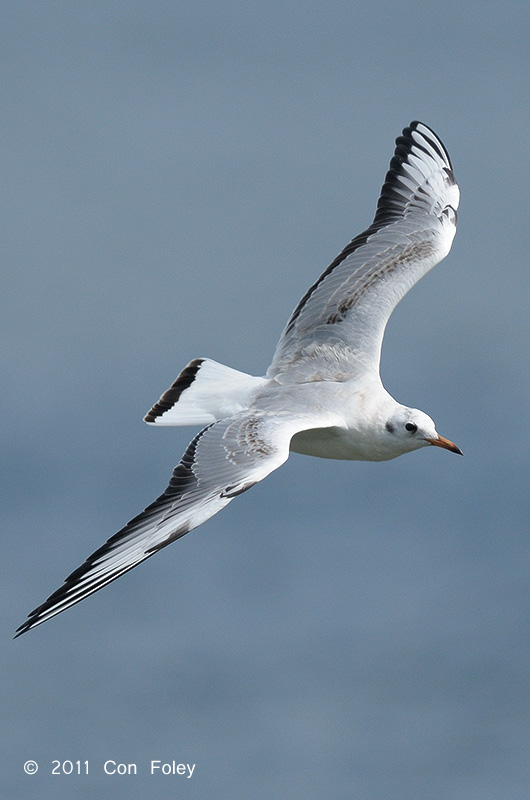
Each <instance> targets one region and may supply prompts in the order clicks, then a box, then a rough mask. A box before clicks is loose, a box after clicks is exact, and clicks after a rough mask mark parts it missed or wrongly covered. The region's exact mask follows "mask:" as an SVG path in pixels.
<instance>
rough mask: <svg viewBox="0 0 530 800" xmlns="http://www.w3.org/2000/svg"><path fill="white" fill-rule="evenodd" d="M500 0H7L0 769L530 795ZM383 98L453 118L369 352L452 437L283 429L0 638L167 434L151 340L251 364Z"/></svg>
mask: <svg viewBox="0 0 530 800" xmlns="http://www.w3.org/2000/svg"><path fill="white" fill-rule="evenodd" d="M529 16H530V12H529V10H528V7H527V4H525V3H522V2H517V3H514V2H512V3H510V2H507V3H503V4H502V5H499V4H498V3H490V2H480V3H478V2H468V3H456V2H452V0H447V1H446V2H445V3H443V4H440V3H431V2H425V1H424V0H423V2H420V1H419V0H418V2H405V3H401V4H397V3H387V2H385V3H383V2H378V1H377V0H375V2H374V0H370V1H369V2H368V1H367V2H364V0H361V2H355V3H353V2H334V0H331V2H326V3H323V2H321V3H314V2H306V3H302V2H282V3H279V2H263V0H257V1H256V2H220V3H214V4H212V3H211V2H209V3H205V2H194V3H187V2H150V3H141V2H135V1H134V0H132V1H131V0H129V1H128V2H112V1H111V2H109V1H108V0H106V2H91V3H89V4H77V3H67V2H64V0H56V2H42V3H36V2H19V3H11V4H4V8H3V14H2V17H3V20H2V26H1V36H2V39H3V41H2V43H1V48H0V52H1V53H2V59H3V67H2V75H3V83H4V94H3V101H4V108H3V113H2V115H1V119H2V121H1V126H2V143H3V151H4V159H3V161H4V171H3V172H4V174H3V179H2V185H3V188H4V193H5V202H4V205H3V207H4V218H5V221H6V224H5V227H4V236H3V241H4V248H5V249H4V257H3V264H4V270H3V278H2V298H3V301H4V308H3V313H2V327H3V332H2V341H3V347H2V359H3V360H4V363H3V364H2V374H3V375H4V382H3V388H4V392H3V397H4V402H5V406H4V413H3V416H4V426H3V429H4V439H3V446H2V458H3V459H4V462H5V466H4V471H3V476H4V480H3V488H4V492H5V497H4V516H5V522H4V549H5V555H4V558H3V559H2V583H1V585H2V590H3V592H2V594H3V597H2V600H3V609H4V613H3V615H2V631H1V634H2V639H3V642H4V656H3V659H2V661H3V671H4V676H3V680H2V689H3V691H5V697H4V698H3V701H2V707H3V710H4V714H5V720H4V722H5V726H6V729H7V741H8V746H7V748H6V749H5V751H4V755H3V758H4V759H5V763H4V764H3V765H2V769H1V770H0V775H1V777H0V781H1V785H2V796H5V797H10V798H12V800H18V799H19V798H20V800H42V798H45V797H46V798H47V797H68V798H71V799H72V800H77V799H78V798H83V800H84V799H85V798H86V797H87V795H88V794H92V795H94V794H98V793H99V794H101V796H103V795H105V796H112V797H113V798H116V800H121V798H127V800H136V798H138V799H139V798H145V797H146V796H155V795H156V797H157V798H160V799H161V800H166V798H167V800H169V799H170V798H171V800H172V799H173V798H175V797H179V798H201V800H203V799H204V798H207V797H214V796H215V797H222V798H225V797H226V798H231V800H240V798H241V800H243V798H244V799H245V800H246V799H247V798H252V800H262V799H263V800H265V798H270V797H289V798H303V799H304V800H308V799H309V800H313V798H314V800H321V798H324V797H325V798H326V800H343V799H344V798H355V800H381V798H383V797H384V798H387V797H388V798H407V800H438V799H439V800H442V799H443V800H447V799H448V798H449V799H451V800H453V798H454V800H457V799H458V800H460V798H464V797H465V798H466V800H475V798H476V799H477V800H478V798H480V800H498V798H499V797H501V796H502V797H509V798H510V800H527V798H528V786H529V785H530V767H529V759H528V752H527V749H528V748H527V744H528V736H529V733H530V730H529V716H530V715H529V710H530V709H529V704H528V685H529V678H530V676H529V669H528V663H529V657H530V652H529V644H528V642H529V636H528V633H529V612H528V607H529V606H528V591H529V588H530V586H529V583H530V581H529V576H528V551H529V545H528V521H527V517H528V406H527V397H528V395H529V392H530V381H529V376H528V368H527V365H528V363H529V359H528V341H529V337H528V297H529V288H530V287H529V279H528V263H527V260H528V256H527V252H528V244H527V241H528V219H529V216H530V208H529V195H528V130H529V122H530V120H529V107H530V104H529V98H528V88H529V81H528V51H527V47H528V23H529ZM412 119H420V120H422V121H423V122H425V123H426V124H428V125H429V126H431V127H432V128H434V130H435V131H436V132H437V133H438V134H439V136H440V137H441V138H442V140H443V141H444V143H445V144H446V146H447V147H448V149H449V152H450V154H451V157H452V160H453V164H454V167H455V172H456V176H457V178H458V181H459V184H460V187H461V192H462V200H461V206H460V211H459V230H458V233H457V237H456V239H455V243H454V246H453V250H452V252H451V254H450V256H449V257H448V258H447V259H446V260H445V261H444V262H443V264H442V265H440V266H439V267H437V268H436V269H435V270H434V271H433V272H432V273H430V274H429V275H428V276H427V277H426V278H425V279H424V280H422V281H421V282H420V284H418V286H417V287H415V288H414V290H413V291H412V292H411V293H410V294H409V295H408V296H407V297H406V298H405V300H404V301H403V302H402V303H401V304H400V306H399V307H398V309H397V310H396V312H395V313H394V315H393V317H392V320H391V322H390V325H389V327H388V330H387V336H386V339H385V345H384V353H383V363H382V375H383V380H384V382H385V385H386V386H387V388H388V390H389V391H390V392H391V393H392V394H393V395H394V396H395V397H396V398H397V399H398V400H399V401H400V402H403V403H405V404H408V405H413V406H415V407H419V408H422V409H424V410H425V411H426V412H427V413H428V414H429V415H431V416H432V417H433V418H434V419H435V420H436V423H437V427H438V430H439V431H440V433H442V434H443V435H444V436H447V437H448V438H450V439H452V440H453V441H455V442H457V444H459V445H460V446H461V447H462V449H463V450H464V452H465V458H456V457H453V456H451V455H449V454H448V453H445V452H443V451H440V450H438V449H435V448H433V449H432V450H431V449H429V450H428V451H420V452H418V453H415V454H412V455H409V456H406V457H404V458H400V459H397V460H396V461H394V462H389V463H385V464H361V463H353V462H352V463H338V462H332V461H320V460H317V459H309V458H304V457H302V456H293V457H292V458H291V459H290V460H289V462H288V463H287V464H286V465H285V466H284V467H282V469H281V470H279V471H278V472H276V473H274V474H273V475H271V476H270V477H269V478H268V479H267V480H266V481H264V482H263V483H262V484H260V485H258V486H256V487H255V488H254V489H253V490H252V491H251V492H248V493H247V494H245V495H243V496H242V497H240V498H238V500H237V501H236V502H234V503H232V504H231V505H230V506H229V507H228V508H227V509H226V510H225V511H223V512H222V513H221V514H220V515H218V516H216V517H214V518H213V519H212V520H210V521H209V522H208V523H206V524H205V525H204V526H203V527H202V528H200V529H199V530H197V531H195V532H193V533H191V534H190V535H189V536H186V537H184V539H182V541H179V542H178V543H176V544H175V545H173V546H171V547H170V548H168V549H167V550H164V552H163V553H162V554H161V555H160V556H158V557H157V558H153V559H150V560H149V561H148V562H146V563H145V564H143V565H142V566H141V567H139V568H138V569H137V570H133V571H132V572H131V573H129V574H128V575H126V576H124V577H123V578H121V579H120V580H119V581H117V582H115V583H114V584H112V585H111V586H109V587H107V588H105V589H104V590H102V591H101V592H99V593H98V594H97V595H95V596H94V597H91V598H89V599H88V600H86V601H85V602H83V603H82V604H80V605H79V606H76V607H75V608H73V609H71V610H70V611H68V612H67V613H65V614H64V615H60V616H59V617H57V618H56V619H54V620H52V621H50V622H49V623H46V624H45V625H43V626H41V627H39V628H38V629H36V630H35V631H32V632H30V633H28V634H27V635H25V636H24V637H22V638H21V639H17V641H16V642H12V641H11V639H10V637H11V635H12V633H13V631H14V629H15V627H16V626H17V625H19V624H21V623H22V622H23V620H24V618H25V615H26V614H27V613H28V612H29V611H30V610H31V609H32V608H34V607H35V606H36V605H38V604H39V603H40V602H42V601H43V600H44V599H45V597H47V596H48V594H49V593H50V592H51V591H53V590H54V589H55V588H57V587H58V586H59V585H60V583H61V582H62V581H63V579H64V578H65V576H66V575H67V574H68V573H69V572H70V571H72V570H73V569H74V568H75V567H77V566H78V565H79V564H80V563H81V562H82V561H83V560H84V558H85V557H86V556H87V555H89V553H91V552H92V551H93V550H94V549H95V548H96V547H97V546H99V545H100V544H102V542H103V541H104V540H105V539H106V538H108V537H109V536H110V535H112V534H113V533H114V532H115V531H116V530H118V528H120V527H121V526H122V525H123V524H124V523H125V522H126V521H127V520H128V519H130V518H131V517H132V516H134V515H135V514H136V513H138V512H139V511H140V510H141V509H142V508H143V507H144V506H145V505H146V504H147V503H149V502H151V501H152V500H153V499H154V498H155V497H156V496H157V495H158V494H159V493H160V492H161V491H162V490H163V489H164V488H165V486H166V484H167V481H168V478H169V476H170V473H171V470H172V468H173V466H174V465H175V463H176V462H177V461H178V459H179V458H180V455H181V453H182V451H183V449H184V447H185V445H186V443H187V441H188V440H189V439H190V438H191V436H192V435H193V430H192V429H189V430H187V429H162V430H152V429H150V428H148V427H147V426H146V425H144V424H143V423H142V416H143V415H144V413H145V412H146V411H147V410H148V409H149V407H150V406H151V405H152V403H153V402H154V401H155V400H156V399H157V398H158V396H159V395H160V394H161V392H162V391H164V390H165V389H166V388H167V387H168V386H169V384H170V383H171V382H172V380H173V379H174V378H175V377H176V375H177V373H178V372H179V370H180V369H181V368H182V367H183V366H184V365H185V364H186V363H187V362H188V361H189V360H190V359H191V358H193V357H197V356H210V357H212V358H215V359H217V360H219V361H222V362H225V363H227V364H229V365H231V366H233V367H236V368H238V369H242V370H245V371H248V372H253V373H255V374H263V372H264V371H265V369H266V367H267V365H268V363H269V361H270V358H271V356H272V352H273V349H274V345H275V343H276V340H277V338H278V336H279V333H280V331H281V329H282V327H283V324H284V322H285V320H286V318H287V316H288V314H289V313H290V311H291V310H292V308H293V307H294V306H295V304H296V303H297V301H298V300H299V298H300V297H301V295H302V294H303V293H304V292H305V291H306V289H307V288H308V286H309V285H310V284H311V283H312V282H313V281H314V280H315V279H316V278H317V277H318V275H319V274H320V273H321V272H322V271H323V269H324V268H325V267H326V266H327V264H328V263H329V262H330V261H331V259H332V258H333V257H334V256H335V255H336V254H337V252H338V251H339V250H340V249H342V247H343V246H344V245H345V244H346V243H347V242H348V241H349V240H350V239H351V238H352V236H354V235H355V234H357V233H359V232H360V231H362V230H363V229H364V228H365V227H366V226H367V225H368V224H369V223H370V221H371V219H372V216H373V213H374V209H375V204H376V201H377V197H378V192H379V188H380V186H381V183H382V181H383V178H384V175H385V172H386V169H387V167H388V162H389V160H390V157H391V155H392V150H393V142H394V139H395V137H396V136H397V135H399V133H400V132H401V129H402V128H403V127H404V126H405V125H407V124H408V123H409V122H410V121H411V120H412ZM28 759H34V760H35V761H37V762H38V764H39V771H38V773H37V774H36V775H33V776H31V775H25V774H24V771H23V764H24V762H25V761H27V760H28ZM54 759H57V760H59V761H61V762H63V761H65V760H68V759H69V760H72V761H74V762H75V761H76V760H78V759H79V760H80V761H81V762H84V761H85V760H88V761H89V775H88V776H86V775H81V776H76V775H70V776H52V775H51V774H50V773H51V770H52V762H53V760H54ZM151 759H159V760H161V761H163V762H171V761H173V760H176V762H177V763H181V762H184V763H190V764H193V763H195V764H196V768H195V772H194V774H193V776H192V778H190V779H188V778H185V777H179V776H160V775H153V776H151V775H149V764H150V761H151ZM106 760H115V761H121V762H134V763H136V764H137V770H138V774H137V775H136V776H130V777H119V776H116V775H115V776H109V775H105V773H104V771H103V764H104V762H105V761H106Z"/></svg>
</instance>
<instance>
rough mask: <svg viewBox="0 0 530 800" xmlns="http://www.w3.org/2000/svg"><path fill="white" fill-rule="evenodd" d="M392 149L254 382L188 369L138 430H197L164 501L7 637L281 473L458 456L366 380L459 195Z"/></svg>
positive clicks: (440, 174) (421, 159)
mask: <svg viewBox="0 0 530 800" xmlns="http://www.w3.org/2000/svg"><path fill="white" fill-rule="evenodd" d="M396 145H397V146H396V150H395V153H394V157H393V159H392V161H391V163H390V170H389V171H388V173H387V175H386V179H385V183H384V185H383V189H382V191H381V196H380V199H379V203H378V206H377V211H376V215H375V218H374V221H373V223H372V224H371V226H370V227H369V228H368V229H367V230H366V231H365V232H364V233H362V234H360V235H359V236H357V237H356V238H355V239H353V240H352V241H351V242H350V243H349V244H348V245H347V246H346V247H345V248H344V250H343V251H342V252H341V253H340V254H339V255H338V256H337V258H335V260H334V261H333V262H332V263H331V264H330V266H329V267H328V269H327V270H326V271H325V272H324V273H323V274H322V275H321V276H320V278H319V279H318V280H317V281H316V283H314V284H313V286H311V288H310V289H309V290H308V291H307V292H306V294H305V295H304V296H303V297H302V299H301V300H300V302H299V303H298V305H297V306H296V308H295V310H294V311H293V313H292V315H291V317H290V319H289V321H288V322H287V325H286V327H285V329H284V331H283V333H282V335H281V337H280V340H279V342H278V345H277V348H276V352H275V354H274V357H273V360H272V363H271V365H270V367H269V369H268V371H267V374H266V376H265V377H254V376H251V375H247V374H245V373H243V372H239V371H238V370H234V369H232V368H230V367H226V366H224V365H222V364H218V363H217V362H215V361H212V360H211V359H204V358H199V359H194V360H193V361H192V362H190V364H188V366H187V367H185V369H184V370H182V372H181V373H180V375H179V376H178V378H177V379H176V381H175V382H174V383H173V384H172V386H171V387H170V388H169V389H168V390H167V391H166V392H165V393H164V394H163V395H162V397H161V398H160V400H159V401H158V402H157V403H155V405H154V406H153V407H152V409H151V410H150V411H149V412H148V414H147V415H146V417H145V421H146V422H148V423H149V424H151V425H154V426H156V425H158V426H160V425H203V426H205V427H203V428H202V430H200V431H199V433H198V434H197V435H196V436H195V437H194V438H193V440H192V441H191V443H190V445H189V446H188V448H187V450H186V452H185V453H184V455H183V457H182V459H181V461H180V463H179V464H178V465H177V467H175V469H174V471H173V475H172V477H171V480H170V482H169V485H168V487H167V489H166V490H165V492H164V493H163V494H162V495H161V496H160V497H159V498H158V499H157V500H155V501H154V503H152V504H151V505H150V506H148V507H147V508H146V509H145V510H144V511H143V512H142V513H141V514H139V515H138V516H137V517H135V518H134V519H132V520H131V521H130V522H129V523H128V524H127V525H126V526H125V527H124V528H122V530H121V531H119V532H118V533H117V534H115V535H114V536H112V537H111V538H110V539H109V540H108V541H107V542H106V543H105V544H104V545H103V546H102V547H100V548H99V549H98V550H96V551H95V552H94V553H93V554H92V555H91V556H90V557H89V558H88V559H87V561H86V562H85V563H84V564H82V565H81V566H80V567H79V568H78V569H77V570H75V572H73V573H72V574H71V575H70V576H69V577H68V578H67V579H66V581H65V583H64V584H63V586H61V587H60V588H59V589H58V590H57V591H56V592H54V593H53V594H52V595H51V596H50V597H49V598H48V599H47V600H46V601H45V602H44V603H43V604H42V605H41V606H39V607H38V608H37V609H35V611H33V612H32V613H31V614H30V615H29V618H28V620H27V621H26V622H25V623H24V624H23V625H22V626H21V627H20V628H19V630H18V635H20V634H21V633H24V632H25V631H27V630H29V629H30V628H32V627H34V626H35V625H39V624H40V623H41V622H44V621H45V620H47V619H49V618H50V617H52V616H54V615H55V614H58V613H59V612H61V611H63V610H65V609H66V608H68V607H70V606H71V605H73V604H74V603H77V602H79V601H80V600H82V599H84V598H85V597H87V596H88V595H89V594H92V593H93V592H95V591H97V590H98V589H100V588H101V587H102V586H104V585H106V584H107V583H110V581H112V580H115V579H116V578H117V577H119V576H120V575H122V574H123V573H124V572H127V571H128V570H129V569H132V568H133V567H134V566H136V565H137V564H139V563H140V562H141V561H143V560H145V559H146V558H148V557H149V556H151V555H153V554H154V553H155V552H157V551H158V550H160V549H162V548H163V547H165V546H166V545H168V544H170V543H171V542H173V541H175V540H176V539H178V538H180V537H181V536H183V535H184V534H185V533H188V531H190V530H192V529H193V528H196V527H197V526H198V525H200V524H201V523H202V522H204V521H205V520H207V519H208V518H209V517H211V516H212V515H213V514H215V513H217V512H218V511H220V510H221V508H223V507H224V506H225V505H226V504H227V503H229V502H230V501H231V500H232V499H233V498H234V497H236V496H237V495H239V494H241V493H242V492H244V491H246V490H247V489H249V488H250V487H251V486H253V485H254V484H255V483H256V482H257V481H260V480H262V479H263V478H265V477H266V476H267V475H268V474H269V473H270V472H272V471H273V470H275V469H277V468H278V467H279V466H280V465H281V464H283V463H284V461H286V459H287V458H288V456H289V451H290V450H292V451H295V452H298V453H303V454H306V455H312V456H318V457H320V458H334V459H349V460H368V461H384V460H387V459H391V458H396V457H397V456H399V455H402V454H403V453H406V452H410V451H412V450H417V449H419V448H421V447H425V446H427V445H436V446H439V447H443V448H445V449H448V450H451V451H453V452H456V453H459V452H460V450H459V449H458V447H456V445H454V444H452V442H449V441H448V440H447V439H444V438H443V437H441V436H439V434H438V433H437V432H436V429H435V426H434V422H433V421H432V420H431V419H430V417H428V416H427V415H426V414H424V413H423V412H422V411H418V410H417V409H411V408H407V407H406V406H402V405H400V404H399V403H397V402H396V401H395V400H394V399H393V398H392V397H391V395H390V394H388V392H387V391H386V390H385V388H384V387H383V384H382V383H381V379H380V377H379V359H380V352H381V345H382V341H383V335H384V330H385V326H386V323H387V320H388V317H389V316H390V314H391V313H392V310H393V309H394V307H395V306H396V304H397V303H398V302H399V301H400V300H401V298H402V297H403V296H404V295H405V293H406V292H407V291H408V290H409V289H410V288H411V287H412V286H413V285H414V284H415V283H416V282H417V281H418V280H419V279H420V278H421V277H422V276H423V275H424V274H425V273H426V272H427V271H428V270H429V269H431V268H432V267H433V266H434V265H435V264H437V263H438V262H439V261H440V260H441V259H442V258H444V257H445V256H446V255H447V253H448V252H449V250H450V248H451V243H452V241H453V237H454V234H455V231H456V209H457V207H458V202H459V191H458V187H457V185H456V182H455V179H454V175H453V171H452V167H451V162H450V159H449V155H448V153H447V151H446V150H445V148H444V146H443V144H442V143H441V141H440V140H439V139H438V138H437V136H436V135H435V134H434V133H433V131H431V130H430V129H429V128H428V127H427V126H426V125H423V124H422V123H420V122H413V123H411V124H410V126H409V127H408V128H405V130H404V131H403V135H402V136H401V137H399V138H398V139H397V140H396Z"/></svg>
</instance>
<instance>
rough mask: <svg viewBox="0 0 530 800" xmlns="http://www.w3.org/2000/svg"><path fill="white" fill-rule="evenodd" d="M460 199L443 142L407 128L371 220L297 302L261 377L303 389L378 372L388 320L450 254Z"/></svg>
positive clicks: (419, 128)
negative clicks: (311, 384) (306, 385)
mask: <svg viewBox="0 0 530 800" xmlns="http://www.w3.org/2000/svg"><path fill="white" fill-rule="evenodd" d="M459 197H460V194H459V190H458V186H457V184H456V181H455V178H454V175H453V170H452V166H451V161H450V158H449V154H448V153H447V150H446V149H445V147H444V146H443V144H442V142H441V141H440V139H438V137H437V136H436V134H435V133H434V132H433V131H432V130H430V128H428V127H427V126H426V125H423V124H422V123H421V122H411V124H410V125H409V127H408V128H405V129H404V131H403V134H402V136H400V137H399V138H398V139H396V149H395V152H394V157H393V158H392V161H391V162H390V169H389V171H388V173H387V175H386V179H385V183H384V185H383V188H382V190H381V196H380V198H379V202H378V204H377V211H376V214H375V217H374V221H373V222H372V224H371V225H370V227H369V228H368V229H367V230H366V231H364V233H361V234H360V235H359V236H357V237H356V238H355V239H353V240H352V241H351V242H350V244H348V245H347V246H346V247H345V248H344V250H343V251H342V253H340V254H339V255H338V256H337V258H336V259H335V260H334V261H333V262H332V263H331V264H330V266H329V267H328V268H327V270H326V271H325V272H324V273H323V274H322V275H321V276H320V278H319V279H318V280H317V281H316V283H314V284H313V286H311V288H310V289H309V290H308V292H306V294H305V295H304V297H302V299H301V300H300V302H299V303H298V305H297V307H296V308H295V310H294V311H293V313H292V315H291V317H290V319H289V321H288V323H287V325H286V327H285V329H284V331H283V333H282V336H281V338H280V341H279V342H278V345H277V348H276V352H275V354H274V358H273V361H272V363H271V365H270V367H269V369H268V372H267V375H268V376H269V377H274V378H275V379H276V380H278V381H280V382H282V383H304V382H306V381H311V380H346V379H348V378H351V377H355V376H357V375H359V376H361V375H363V374H366V373H367V372H378V370H379V358H380V352H381V344H382V340H383V335H384V331H385V327H386V323H387V321H388V318H389V316H390V314H391V313H392V311H393V309H394V308H395V306H396V305H397V303H398V302H399V301H400V300H401V299H402V297H403V296H404V295H405V294H406V293H407V292H408V290H409V289H410V288H411V287H412V286H413V285H414V284H415V283H416V282H417V281H418V280H419V279H420V278H421V277H422V276H423V275H425V273H426V272H428V270H430V269H431V268H432V267H434V266H435V264H437V263H438V262H439V261H441V260H442V258H444V257H445V256H446V255H447V253H448V252H449V250H450V248H451V244H452V241H453V238H454V235H455V231H456V209H457V207H458V201H459Z"/></svg>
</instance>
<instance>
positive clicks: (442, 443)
mask: <svg viewBox="0 0 530 800" xmlns="http://www.w3.org/2000/svg"><path fill="white" fill-rule="evenodd" d="M427 441H428V442H429V444H433V445H434V446H435V447H443V448H444V449H445V450H450V451H451V453H458V455H459V456H463V455H464V454H463V452H462V451H461V449H460V448H459V447H457V446H456V444H453V443H452V442H450V441H449V439H444V437H443V436H438V438H437V439H427Z"/></svg>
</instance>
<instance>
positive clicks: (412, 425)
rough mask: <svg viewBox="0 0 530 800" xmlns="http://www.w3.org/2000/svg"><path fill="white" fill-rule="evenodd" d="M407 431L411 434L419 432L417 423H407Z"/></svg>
mask: <svg viewBox="0 0 530 800" xmlns="http://www.w3.org/2000/svg"><path fill="white" fill-rule="evenodd" d="M405 430H406V431H409V433H416V431H417V430H418V426H417V425H416V423H415V422H407V424H406V425H405Z"/></svg>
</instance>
